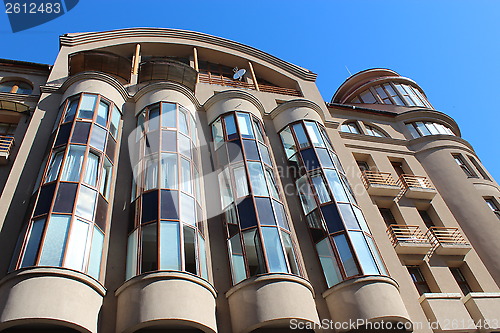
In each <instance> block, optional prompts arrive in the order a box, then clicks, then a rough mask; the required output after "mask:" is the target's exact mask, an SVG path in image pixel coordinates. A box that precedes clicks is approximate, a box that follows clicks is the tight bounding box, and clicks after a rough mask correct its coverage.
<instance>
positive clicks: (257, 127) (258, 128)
mask: <svg viewBox="0 0 500 333" xmlns="http://www.w3.org/2000/svg"><path fill="white" fill-rule="evenodd" d="M253 129H254V131H255V136H256V138H257V140H259V141H260V142H264V133H263V132H262V128H261V126H260V124H259V122H258V121H257V120H256V119H253Z"/></svg>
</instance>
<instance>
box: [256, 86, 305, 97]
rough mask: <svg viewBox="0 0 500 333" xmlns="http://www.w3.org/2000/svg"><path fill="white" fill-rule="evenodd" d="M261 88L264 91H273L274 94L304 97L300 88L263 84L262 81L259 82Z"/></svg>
mask: <svg viewBox="0 0 500 333" xmlns="http://www.w3.org/2000/svg"><path fill="white" fill-rule="evenodd" d="M259 90H260V91H264V92H268V93H273V94H282V95H289V96H297V97H302V94H301V93H300V91H298V90H295V89H291V88H282V87H276V86H269V85H267V84H262V83H259Z"/></svg>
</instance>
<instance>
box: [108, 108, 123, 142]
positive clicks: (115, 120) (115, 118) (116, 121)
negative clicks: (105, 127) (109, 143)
mask: <svg viewBox="0 0 500 333" xmlns="http://www.w3.org/2000/svg"><path fill="white" fill-rule="evenodd" d="M120 118H121V114H120V110H118V108H117V107H116V106H113V112H112V113H111V123H110V124H109V132H110V133H111V135H113V136H114V137H115V138H116V137H117V136H118V127H119V126H120Z"/></svg>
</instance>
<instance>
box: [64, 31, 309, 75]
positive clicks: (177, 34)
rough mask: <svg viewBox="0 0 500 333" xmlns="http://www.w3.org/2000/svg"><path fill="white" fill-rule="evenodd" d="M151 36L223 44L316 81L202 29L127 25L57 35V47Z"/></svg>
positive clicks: (306, 72)
mask: <svg viewBox="0 0 500 333" xmlns="http://www.w3.org/2000/svg"><path fill="white" fill-rule="evenodd" d="M148 37H149V38H151V37H156V38H158V37H163V38H177V39H184V40H187V41H191V42H193V41H194V42H201V43H207V44H212V45H217V46H222V47H225V48H228V49H231V50H235V51H239V52H242V53H245V54H248V55H251V56H253V57H255V58H257V59H260V60H263V61H266V62H268V63H270V64H272V65H275V66H277V67H279V68H281V69H283V70H285V71H287V72H289V73H291V74H293V75H295V76H297V77H299V78H301V79H303V80H307V81H315V80H316V77H317V74H315V73H313V72H311V71H309V70H307V69H304V68H302V67H299V66H297V65H294V64H291V63H289V62H286V61H284V60H281V59H279V58H277V57H275V56H273V55H270V54H269V53H266V52H263V51H261V50H258V49H256V48H254V47H251V46H248V45H244V44H241V43H238V42H235V41H232V40H229V39H225V38H221V37H216V36H212V35H208V34H204V33H201V32H194V31H187V30H178V29H166V28H130V29H120V30H111V31H102V32H83V33H73V34H65V35H62V36H60V37H59V41H60V46H61V47H62V46H67V47H72V46H78V45H84V44H90V43H94V42H102V41H109V40H113V39H122V38H136V39H141V38H148Z"/></svg>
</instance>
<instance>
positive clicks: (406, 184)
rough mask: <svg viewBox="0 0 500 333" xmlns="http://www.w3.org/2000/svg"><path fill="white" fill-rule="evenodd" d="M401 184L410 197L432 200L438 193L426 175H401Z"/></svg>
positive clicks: (406, 194) (405, 193)
mask: <svg viewBox="0 0 500 333" xmlns="http://www.w3.org/2000/svg"><path fill="white" fill-rule="evenodd" d="M399 184H400V185H401V187H403V188H404V196H405V197H407V198H410V199H424V200H432V198H434V197H435V196H436V193H437V192H436V189H435V188H434V187H432V184H431V182H430V181H429V179H428V178H427V177H424V176H414V175H401V176H400V177H399Z"/></svg>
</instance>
